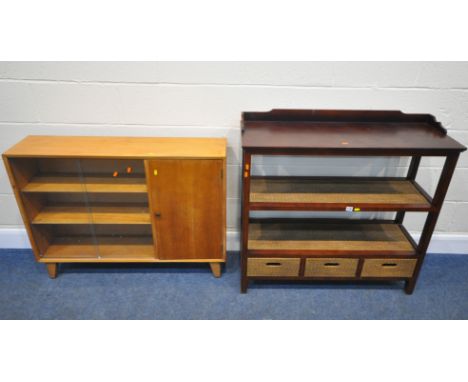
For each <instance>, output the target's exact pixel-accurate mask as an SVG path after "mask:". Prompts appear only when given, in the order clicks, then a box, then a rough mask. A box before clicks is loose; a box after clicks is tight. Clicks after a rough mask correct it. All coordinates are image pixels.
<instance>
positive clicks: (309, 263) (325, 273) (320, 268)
mask: <svg viewBox="0 0 468 382" xmlns="http://www.w3.org/2000/svg"><path fill="white" fill-rule="evenodd" d="M358 262H359V260H358V259H338V258H320V259H306V264H305V271H304V276H305V277H354V276H356V270H357V266H358Z"/></svg>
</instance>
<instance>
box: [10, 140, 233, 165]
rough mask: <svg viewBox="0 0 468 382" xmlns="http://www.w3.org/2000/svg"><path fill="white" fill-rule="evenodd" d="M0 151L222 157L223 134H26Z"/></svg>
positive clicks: (12, 154) (89, 155)
mask: <svg viewBox="0 0 468 382" xmlns="http://www.w3.org/2000/svg"><path fill="white" fill-rule="evenodd" d="M3 155H5V156H7V157H47V158H53V157H57V158H134V159H151V158H207V159H210V158H211V159H215V158H225V157H226V139H225V138H155V137H97V136H92V137H86V136H46V135H29V136H27V137H26V138H24V139H23V140H21V141H20V142H18V143H17V144H16V145H15V146H13V147H11V148H10V149H9V150H7V151H6V152H5V153H4V154H3Z"/></svg>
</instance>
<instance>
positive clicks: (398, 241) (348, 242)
mask: <svg viewBox="0 0 468 382" xmlns="http://www.w3.org/2000/svg"><path fill="white" fill-rule="evenodd" d="M248 251H249V254H261V253H264V254H269V255H271V254H274V253H275V252H277V253H278V254H281V255H282V256H284V255H287V254H292V255H297V254H298V252H300V253H305V254H306V255H313V254H318V255H330V254H332V255H347V254H353V255H360V254H364V255H365V254H375V253H378V254H379V255H392V256H393V255H397V256H399V255H403V256H411V255H414V254H415V248H414V246H413V244H412V243H411V242H410V240H409V239H408V237H407V235H406V234H405V232H404V231H403V229H402V228H401V227H400V225H398V224H394V223H373V222H372V221H362V222H360V221H353V220H347V221H346V220H338V219H335V221H332V220H327V221H321V220H318V221H317V222H313V221H309V220H308V221H305V222H303V221H301V219H294V220H293V219H291V220H287V219H278V220H277V222H276V221H275V219H269V220H267V221H258V222H251V223H250V224H249V241H248Z"/></svg>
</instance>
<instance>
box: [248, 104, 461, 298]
mask: <svg viewBox="0 0 468 382" xmlns="http://www.w3.org/2000/svg"><path fill="white" fill-rule="evenodd" d="M242 149H243V164H242V166H243V167H242V173H243V174H242V180H243V182H242V185H243V190H242V215H241V219H242V248H241V250H242V253H241V256H242V259H241V262H242V273H241V275H242V276H241V277H242V279H241V291H242V292H243V293H245V292H246V291H247V288H248V285H249V281H251V280H300V281H314V280H315V281H347V282H349V281H373V282H375V281H398V280H399V281H404V282H405V292H406V293H408V294H411V293H412V292H413V290H414V288H415V285H416V281H417V278H418V275H419V273H420V270H421V266H422V264H423V261H424V257H425V255H426V251H427V248H428V246H429V242H430V240H431V236H432V233H433V231H434V228H435V226H436V223H437V218H438V216H439V213H440V210H441V207H442V203H443V201H444V198H445V195H446V193H447V189H448V187H449V184H450V180H451V178H452V175H453V172H454V170H455V166H456V163H457V160H458V157H459V155H460V153H461V152H462V151H464V150H466V148H465V147H464V146H463V145H461V144H460V143H458V142H457V141H455V140H454V139H452V138H450V137H448V136H447V132H446V130H445V129H444V128H443V127H442V125H441V124H440V123H439V122H437V121H436V120H435V118H434V117H433V116H431V115H428V114H404V113H402V112H399V111H343V110H272V111H270V112H244V113H243V115H242ZM255 155H268V156H323V157H325V156H338V157H352V156H359V157H361V156H371V157H378V156H384V157H411V161H410V164H409V167H408V170H407V174H406V176H404V177H354V176H353V177H348V176H347V177H336V176H326V177H311V176H308V177H297V176H294V177H293V176H251V170H252V157H253V156H255ZM423 156H437V157H445V164H444V166H443V169H442V172H441V175H440V179H439V182H438V185H437V188H436V190H435V193H434V195H433V197H431V196H430V195H429V194H428V193H427V192H426V191H425V190H424V189H423V188H422V187H421V186H420V185H419V184H418V183H417V182H416V174H417V172H418V167H419V164H420V161H421V157H423ZM324 159H325V158H324ZM252 211H270V213H272V214H276V213H275V212H272V211H277V212H280V211H283V212H284V211H349V213H350V214H351V215H353V214H356V213H357V212H359V211H373V212H377V211H390V212H394V214H393V216H394V217H393V218H392V219H385V220H384V219H380V220H377V219H354V218H350V219H348V218H340V219H333V218H332V219H330V218H327V219H323V218H284V217H275V218H271V217H269V218H259V217H253V216H252V214H251V212H252ZM407 211H419V212H421V213H426V214H427V218H426V221H425V224H424V228H423V230H422V233H421V236H420V239H419V242H418V243H416V242H415V241H414V240H413V239H412V237H411V236H410V234H409V233H408V231H407V230H406V228H405V227H404V226H403V219H404V216H405V212H407Z"/></svg>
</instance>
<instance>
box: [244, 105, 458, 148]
mask: <svg viewBox="0 0 468 382" xmlns="http://www.w3.org/2000/svg"><path fill="white" fill-rule="evenodd" d="M242 147H243V148H247V149H260V150H261V149H268V150H279V151H281V150H286V151H288V150H289V151H294V150H307V149H310V150H315V151H317V152H320V151H323V152H325V153H330V154H333V153H340V154H343V153H346V152H351V151H353V150H354V151H356V152H359V151H361V152H362V153H378V152H379V151H382V152H385V154H391V153H392V152H394V153H395V154H398V153H399V152H405V153H408V152H410V151H411V152H413V151H414V152H421V153H422V154H428V155H429V154H431V153H432V154H434V155H442V154H444V153H450V152H460V151H464V150H466V147H465V146H463V145H462V144H460V143H459V142H457V141H456V140H454V139H452V138H450V137H449V136H448V135H447V132H446V130H445V129H444V128H443V127H442V125H441V124H440V123H439V122H437V121H436V119H435V118H434V117H433V116H431V115H429V114H404V113H402V112H399V111H343V110H279V109H276V110H272V111H270V112H265V113H262V112H245V113H243V134H242Z"/></svg>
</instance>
